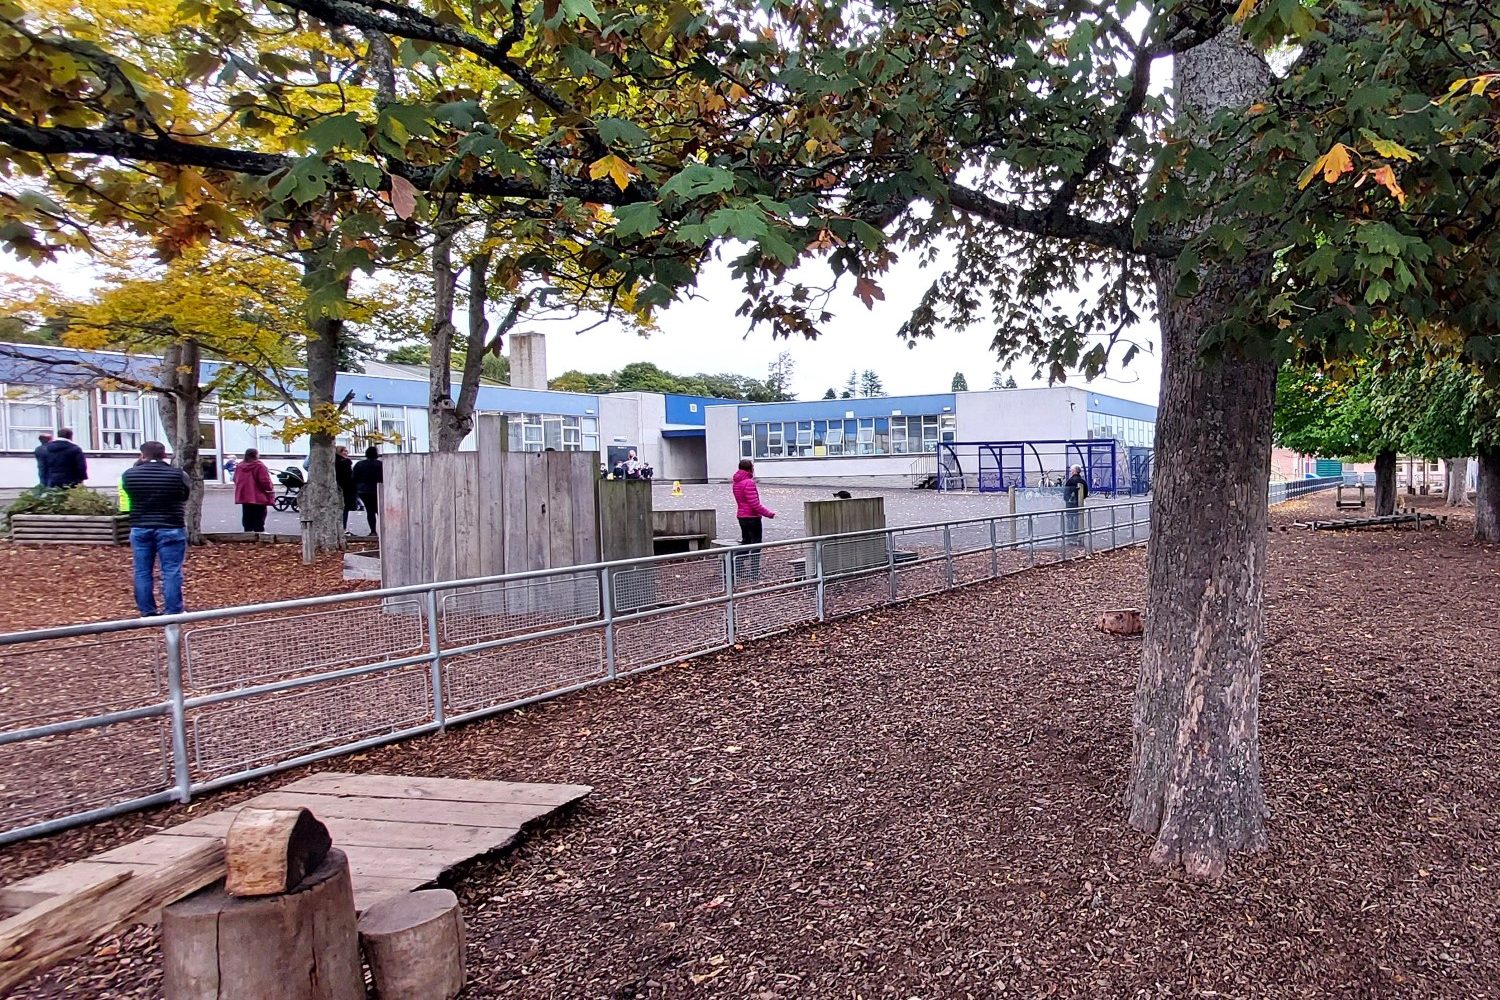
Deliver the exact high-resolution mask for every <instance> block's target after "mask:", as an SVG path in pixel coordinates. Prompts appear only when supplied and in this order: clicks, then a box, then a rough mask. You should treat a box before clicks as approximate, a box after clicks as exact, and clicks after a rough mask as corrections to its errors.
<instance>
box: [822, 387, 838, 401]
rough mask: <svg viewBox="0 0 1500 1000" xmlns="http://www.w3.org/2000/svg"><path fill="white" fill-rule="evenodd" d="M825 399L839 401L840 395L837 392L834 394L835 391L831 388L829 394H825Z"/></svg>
mask: <svg viewBox="0 0 1500 1000" xmlns="http://www.w3.org/2000/svg"><path fill="white" fill-rule="evenodd" d="M823 398H824V399H838V398H839V394H838V393H836V392H834V391H833V389H831V388H830V389H829V390H828V391H827V392H825V393H823Z"/></svg>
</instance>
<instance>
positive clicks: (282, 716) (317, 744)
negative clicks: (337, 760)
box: [187, 663, 432, 782]
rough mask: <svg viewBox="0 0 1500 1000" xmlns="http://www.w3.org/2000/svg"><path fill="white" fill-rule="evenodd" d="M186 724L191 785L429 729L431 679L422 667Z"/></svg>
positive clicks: (275, 697) (221, 707)
mask: <svg viewBox="0 0 1500 1000" xmlns="http://www.w3.org/2000/svg"><path fill="white" fill-rule="evenodd" d="M187 716H188V718H187V722H188V730H187V738H188V762H189V766H190V768H191V772H192V777H193V780H194V781H195V782H198V781H208V780H211V779H213V778H217V777H223V776H225V775H229V774H234V773H235V772H238V771H243V770H248V769H250V768H253V767H258V766H260V765H263V764H272V763H280V762H282V761H285V760H290V759H291V758H293V757H297V756H299V755H301V754H305V753H311V752H313V751H316V750H323V749H328V748H331V747H337V746H343V745H347V744H350V743H356V742H358V741H360V740H362V739H367V738H370V737H374V736H381V735H385V734H388V733H396V732H400V731H401V730H403V729H410V728H412V727H413V726H418V725H421V724H423V723H426V722H430V721H431V720H432V675H431V671H430V668H429V666H428V665H427V664H425V663H419V664H415V665H413V666H408V667H400V668H394V669H391V670H384V671H381V672H379V673H372V674H361V675H359V676H357V677H343V678H338V679H335V680H330V681H323V682H320V683H316V684H311V685H309V686H307V687H300V688H295V689H293V690H289V691H279V692H274V693H271V694H263V695H256V696H253V697H248V698H243V699H238V700H235V701H226V702H219V703H217V704H214V705H207V706H203V707H201V708H191V709H189V710H188V713H187Z"/></svg>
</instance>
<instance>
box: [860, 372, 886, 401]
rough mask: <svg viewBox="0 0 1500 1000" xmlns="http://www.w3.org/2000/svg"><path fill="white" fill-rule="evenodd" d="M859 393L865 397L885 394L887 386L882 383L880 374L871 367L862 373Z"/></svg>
mask: <svg viewBox="0 0 1500 1000" xmlns="http://www.w3.org/2000/svg"><path fill="white" fill-rule="evenodd" d="M859 394H860V395H861V396H865V397H869V396H884V395H885V386H884V385H882V384H881V381H880V376H879V375H876V374H875V372H874V371H873V370H871V369H869V368H866V369H865V370H864V371H863V372H861V373H860V376H859Z"/></svg>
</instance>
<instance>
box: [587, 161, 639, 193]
mask: <svg viewBox="0 0 1500 1000" xmlns="http://www.w3.org/2000/svg"><path fill="white" fill-rule="evenodd" d="M639 173H640V171H639V170H637V169H636V168H635V167H632V166H631V165H630V164H629V163H627V162H625V160H623V159H621V158H620V157H618V156H616V155H615V154H614V153H610V154H609V155H608V156H601V157H600V158H599V159H597V160H595V161H594V162H593V163H590V164H589V177H590V178H592V179H593V180H596V181H597V180H598V179H599V178H601V177H608V178H609V179H610V180H612V181H614V182H615V186H616V187H618V188H619V189H620V190H621V191H624V190H625V189H626V188H628V187H630V178H632V177H634V176H635V175H636V174H639Z"/></svg>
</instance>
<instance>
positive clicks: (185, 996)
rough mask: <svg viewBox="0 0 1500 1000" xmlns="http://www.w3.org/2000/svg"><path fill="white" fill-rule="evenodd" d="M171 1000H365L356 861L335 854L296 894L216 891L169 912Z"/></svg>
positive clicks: (166, 950)
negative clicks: (352, 869)
mask: <svg viewBox="0 0 1500 1000" xmlns="http://www.w3.org/2000/svg"><path fill="white" fill-rule="evenodd" d="M161 935H162V962H163V966H164V970H165V972H164V977H163V990H164V993H165V995H166V998H167V1000H264V998H266V997H277V998H278V1000H364V997H365V979H364V970H363V968H362V967H361V965H360V961H359V938H358V935H357V933H356V930H355V920H354V890H353V886H352V883H351V882H350V879H349V859H348V858H346V857H345V856H344V852H343V851H340V850H331V851H329V852H328V856H327V857H326V858H324V859H323V863H322V864H321V865H319V866H318V867H317V869H316V870H314V871H313V872H312V874H310V875H309V876H308V877H307V878H306V879H304V880H303V881H302V882H301V883H300V884H299V885H298V886H297V887H296V888H295V889H294V890H293V891H291V892H289V893H287V894H285V895H281V896H261V897H258V898H254V899H239V898H236V897H234V896H231V895H229V894H228V893H226V892H225V891H224V890H223V889H222V888H215V889H209V890H207V891H205V892H200V893H199V894H198V895H196V896H191V897H189V898H188V899H184V900H182V901H181V902H178V903H173V904H172V905H171V906H169V907H167V908H166V909H165V910H163V911H162V924H161Z"/></svg>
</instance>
